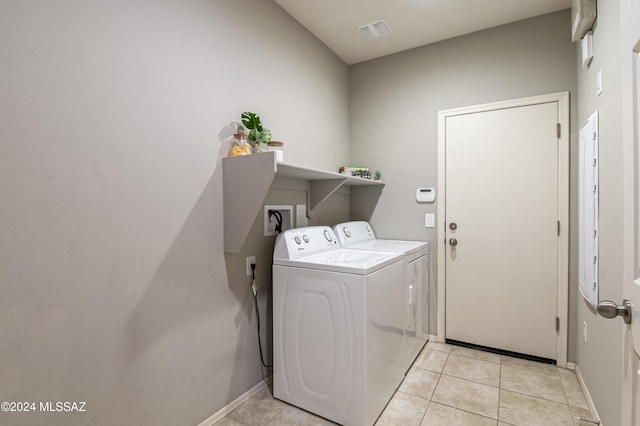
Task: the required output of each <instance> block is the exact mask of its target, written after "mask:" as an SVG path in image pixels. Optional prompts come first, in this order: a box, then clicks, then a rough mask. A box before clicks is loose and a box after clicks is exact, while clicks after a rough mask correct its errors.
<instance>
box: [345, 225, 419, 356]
mask: <svg viewBox="0 0 640 426" xmlns="http://www.w3.org/2000/svg"><path fill="white" fill-rule="evenodd" d="M333 231H334V233H335V234H336V237H337V238H338V241H339V243H340V246H341V247H343V248H350V249H357V250H373V251H391V252H400V253H402V254H403V255H404V264H405V288H404V292H405V295H406V298H405V300H406V301H407V304H406V306H405V310H406V315H405V318H406V323H405V330H406V332H407V335H408V336H412V337H415V338H416V339H417V340H418V341H422V343H424V342H425V341H426V340H427V339H428V335H429V265H430V263H429V243H428V242H426V241H406V240H382V239H377V238H376V236H375V234H374V232H373V228H371V225H369V223H368V222H366V221H353V222H344V223H339V224H337V225H335V226H334V227H333ZM407 342H408V344H409V352H412V351H411V349H412V346H413V345H412V343H413V342H411V341H410V340H408V341H407ZM416 355H417V354H416ZM412 361H413V360H412Z"/></svg>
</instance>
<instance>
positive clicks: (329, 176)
mask: <svg viewBox="0 0 640 426" xmlns="http://www.w3.org/2000/svg"><path fill="white" fill-rule="evenodd" d="M222 176H223V178H222V179H223V184H222V185H223V192H224V194H223V201H224V207H223V210H224V251H225V252H226V253H239V252H240V250H241V249H242V246H243V244H244V241H245V239H246V238H247V235H248V234H249V230H250V229H251V226H252V224H253V222H254V220H255V218H256V216H257V215H258V214H259V213H261V211H262V206H263V204H264V200H265V197H266V196H267V193H268V192H269V189H270V188H271V184H272V183H273V180H274V179H275V177H276V176H282V177H286V178H291V179H298V180H304V181H308V182H309V196H308V203H307V204H308V205H309V216H310V217H311V216H312V213H313V210H314V209H315V208H316V207H318V206H319V205H320V204H321V203H322V202H323V201H324V200H326V199H327V198H328V197H329V196H331V194H333V193H334V192H335V191H336V190H337V189H338V188H340V187H341V186H343V185H345V186H350V187H351V202H350V211H351V214H350V215H351V219H352V220H369V219H371V215H372V214H373V210H374V209H375V206H376V204H377V203H378V199H379V198H380V195H381V194H382V189H383V188H384V185H385V184H384V182H382V181H379V180H371V179H364V178H359V177H354V176H347V175H343V174H340V173H336V172H328V171H324V170H318V169H312V168H309V167H303V166H297V165H294V164H288V163H278V162H276V156H275V153H274V152H265V153H261V154H254V155H246V156H242V157H232V158H223V159H222Z"/></svg>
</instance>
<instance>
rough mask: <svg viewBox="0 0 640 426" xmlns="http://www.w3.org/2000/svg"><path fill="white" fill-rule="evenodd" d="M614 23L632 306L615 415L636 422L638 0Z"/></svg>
mask: <svg viewBox="0 0 640 426" xmlns="http://www.w3.org/2000/svg"><path fill="white" fill-rule="evenodd" d="M620 24H621V26H620V28H621V34H622V69H623V76H622V93H623V95H622V97H623V99H622V102H623V105H622V110H623V119H622V126H623V127H622V133H623V150H624V157H623V158H624V160H623V161H624V166H623V170H624V191H625V192H624V194H625V197H624V202H625V205H624V222H623V226H624V232H623V235H624V238H625V241H624V250H623V252H624V259H623V261H624V263H623V265H624V269H625V270H624V275H623V276H624V283H623V294H624V298H625V299H627V300H629V301H630V304H631V307H630V309H631V311H632V317H631V320H632V321H631V324H628V325H627V324H625V325H624V333H625V339H624V348H623V354H624V357H623V360H624V364H623V367H624V370H623V384H622V386H623V389H622V395H623V401H622V416H621V418H622V424H623V425H629V426H630V425H633V426H640V391H639V386H640V377H639V376H638V375H639V374H640V370H639V368H640V362H639V359H640V358H639V357H640V170H639V166H638V162H639V161H640V137H639V135H638V132H639V130H638V126H639V125H640V107H639V103H640V55H639V52H640V1H638V0H621V1H620ZM599 311H600V309H599Z"/></svg>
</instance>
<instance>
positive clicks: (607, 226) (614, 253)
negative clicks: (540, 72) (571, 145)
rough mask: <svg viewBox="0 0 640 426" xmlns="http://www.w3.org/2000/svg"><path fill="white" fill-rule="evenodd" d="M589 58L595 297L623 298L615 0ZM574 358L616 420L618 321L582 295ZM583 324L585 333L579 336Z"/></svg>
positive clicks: (602, 12) (604, 6) (584, 76)
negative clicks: (595, 171) (596, 159)
mask: <svg viewBox="0 0 640 426" xmlns="http://www.w3.org/2000/svg"><path fill="white" fill-rule="evenodd" d="M593 43H594V48H593V50H594V58H593V61H592V63H591V65H590V66H589V68H588V69H584V68H582V66H581V64H580V63H579V62H580V57H579V56H580V50H579V49H580V46H579V45H578V44H576V51H577V52H578V58H577V59H578V61H577V62H578V63H577V64H576V69H577V75H578V102H577V114H578V126H582V124H583V123H584V121H585V120H586V119H587V118H588V117H589V116H590V115H591V114H592V113H593V112H594V111H596V110H597V111H598V113H599V133H600V139H599V154H600V173H599V178H600V191H599V196H600V206H599V215H600V216H599V218H600V222H599V242H600V250H599V267H600V271H599V272H600V274H599V285H600V287H599V288H600V300H613V301H615V302H616V303H620V302H621V301H622V283H623V280H622V279H623V276H622V251H621V250H622V246H623V244H622V204H623V200H622V192H621V188H622V144H621V141H622V131H621V124H622V122H621V115H622V110H621V102H622V95H621V68H620V67H621V57H620V56H621V52H620V21H619V2H618V1H601V2H598V19H597V21H596V24H595V26H594V30H593ZM598 70H602V80H603V92H602V94H601V95H600V96H598V95H597V94H596V74H597V72H598ZM576 302H577V321H576V325H577V327H576V328H577V329H576V340H577V353H576V361H577V364H578V367H579V368H580V371H581V373H582V376H583V378H584V380H585V382H586V384H587V387H588V388H589V392H590V393H591V396H592V398H593V400H594V403H595V405H596V408H597V410H598V413H599V414H600V417H601V419H602V421H603V423H604V424H605V425H619V424H621V419H620V400H621V381H622V352H621V351H622V347H623V342H622V340H623V337H622V336H623V332H622V327H623V323H622V321H621V320H620V319H617V320H615V321H611V320H606V319H604V318H602V317H598V316H597V315H596V313H595V312H594V310H593V308H592V307H591V306H590V305H589V304H588V303H586V302H585V301H584V300H583V299H582V297H581V296H578V297H577V300H576ZM584 323H586V324H587V329H588V339H587V343H584V340H583V338H582V331H583V324H584Z"/></svg>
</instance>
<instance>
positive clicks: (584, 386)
mask: <svg viewBox="0 0 640 426" xmlns="http://www.w3.org/2000/svg"><path fill="white" fill-rule="evenodd" d="M569 364H570V363H567V367H568V366H569ZM571 364H573V363H571ZM573 367H574V368H572V370H575V372H576V376H577V377H578V382H579V383H580V387H581V388H582V392H583V393H584V397H585V398H586V400H587V405H588V406H589V410H590V411H591V414H592V415H593V418H594V419H596V420H597V421H599V422H600V426H604V425H603V424H602V421H601V420H600V415H599V414H598V410H596V406H595V404H594V403H593V399H591V394H590V393H589V389H587V384H586V383H585V382H584V379H583V378H582V373H581V372H580V367H578V366H577V365H576V364H573Z"/></svg>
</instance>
